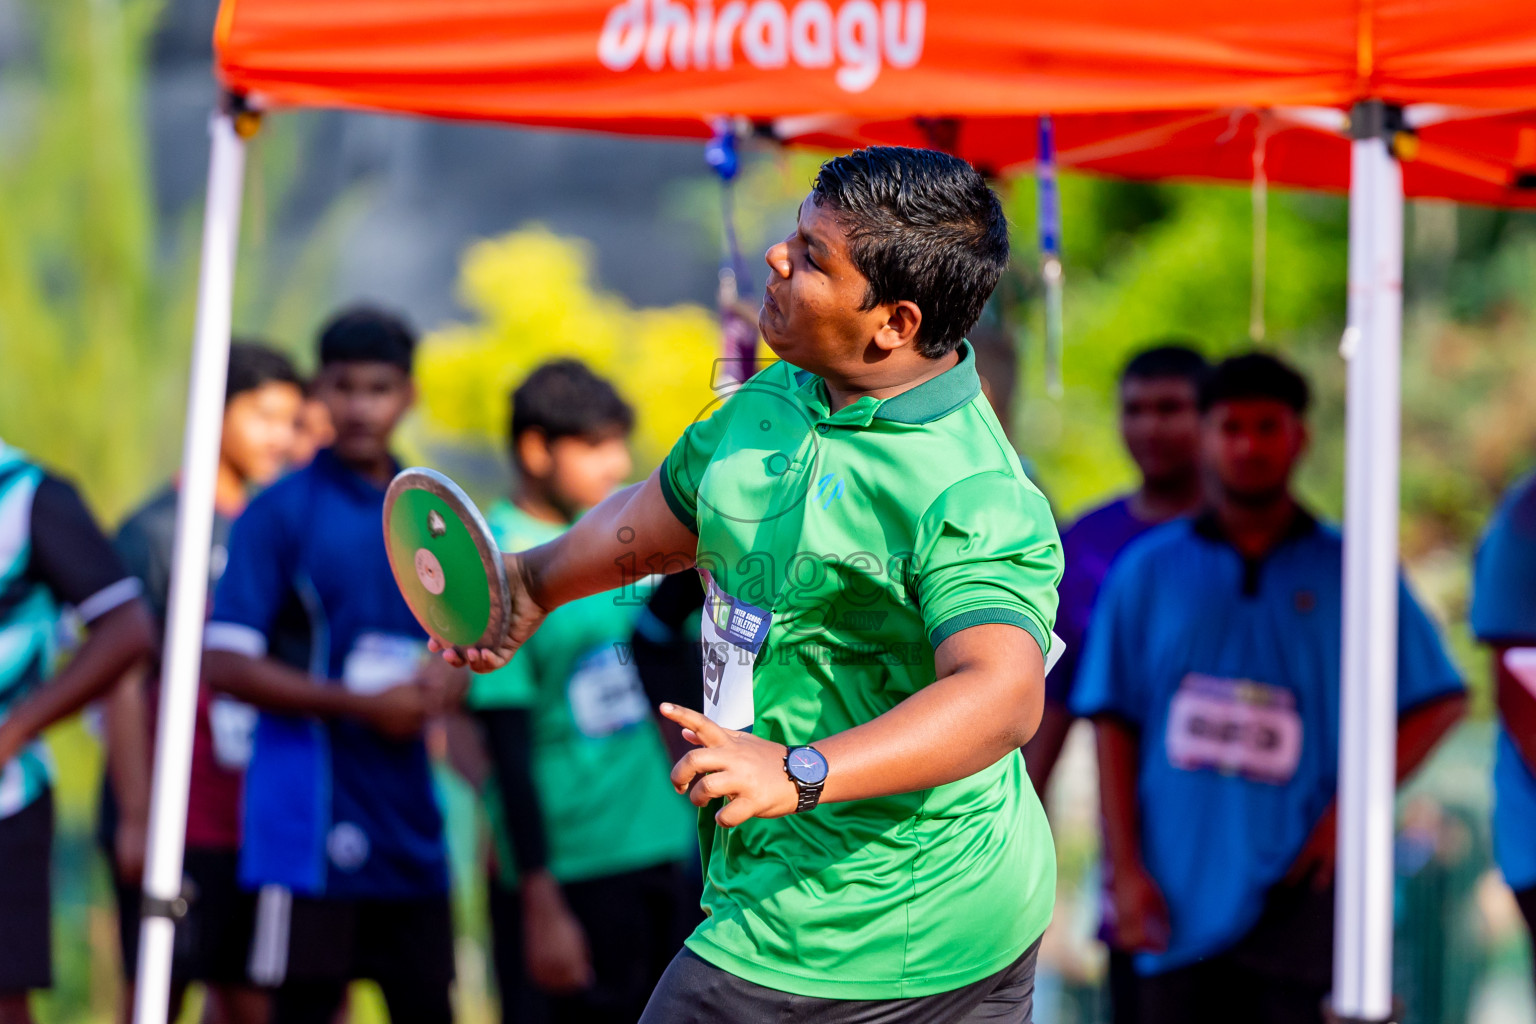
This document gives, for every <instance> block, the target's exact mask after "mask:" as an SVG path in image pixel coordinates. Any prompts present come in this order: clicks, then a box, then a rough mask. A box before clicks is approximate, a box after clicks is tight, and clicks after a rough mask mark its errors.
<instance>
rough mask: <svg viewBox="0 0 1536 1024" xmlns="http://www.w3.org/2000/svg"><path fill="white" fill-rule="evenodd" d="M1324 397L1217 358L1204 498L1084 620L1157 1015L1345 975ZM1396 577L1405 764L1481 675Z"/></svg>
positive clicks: (1280, 998)
mask: <svg viewBox="0 0 1536 1024" xmlns="http://www.w3.org/2000/svg"><path fill="white" fill-rule="evenodd" d="M1308 400H1309V394H1308V388H1307V385H1306V382H1305V381H1304V380H1303V379H1302V377H1301V376H1300V375H1299V374H1298V373H1296V372H1295V371H1294V370H1292V369H1291V368H1290V367H1288V366H1286V365H1285V364H1283V363H1281V362H1280V361H1279V360H1277V359H1274V358H1273V357H1271V356H1267V355H1246V356H1239V357H1236V358H1233V359H1229V360H1227V361H1225V362H1223V363H1221V364H1220V365H1219V366H1217V367H1216V368H1215V369H1214V370H1213V371H1212V373H1211V375H1210V376H1209V377H1208V378H1207V379H1206V381H1205V383H1204V385H1203V386H1202V388H1201V395H1200V407H1201V411H1202V450H1203V453H1204V459H1205V462H1206V465H1207V468H1208V471H1209V473H1210V474H1211V478H1212V486H1213V491H1212V496H1211V502H1210V507H1209V508H1208V509H1207V510H1205V511H1204V512H1202V513H1201V514H1200V515H1199V516H1197V517H1195V518H1193V519H1186V520H1180V521H1177V522H1173V523H1169V524H1167V525H1165V526H1161V527H1158V528H1157V529H1156V530H1153V531H1152V532H1150V533H1148V534H1146V535H1145V536H1144V537H1142V538H1141V539H1139V540H1137V541H1135V542H1134V543H1133V544H1132V545H1131V546H1130V547H1129V548H1127V549H1126V551H1125V552H1124V554H1122V555H1121V556H1120V558H1119V560H1117V561H1116V563H1115V565H1114V566H1113V567H1112V568H1111V569H1110V571H1109V575H1108V577H1107V578H1106V580H1105V581H1104V587H1103V590H1102V592H1101V594H1100V596H1099V601H1098V605H1097V607H1096V608H1095V609H1094V615H1093V621H1092V625H1091V627H1090V629H1089V631H1088V638H1087V649H1086V650H1085V652H1084V653H1083V658H1082V664H1081V668H1080V670H1079V673H1078V677H1077V681H1076V686H1075V688H1074V691H1073V694H1072V698H1071V700H1072V709H1073V710H1074V711H1075V712H1076V713H1078V714H1080V715H1084V716H1088V717H1091V718H1093V720H1094V723H1095V725H1096V726H1097V732H1098V741H1099V775H1100V791H1101V797H1102V802H1103V817H1104V829H1105V851H1106V856H1107V859H1108V861H1109V865H1108V870H1109V873H1110V895H1111V901H1110V907H1109V910H1110V926H1111V928H1112V929H1113V932H1114V936H1115V942H1116V944H1117V945H1118V946H1119V947H1120V948H1122V949H1126V950H1131V951H1135V952H1136V954H1137V956H1136V960H1135V968H1136V972H1137V974H1138V976H1139V982H1138V984H1137V996H1138V999H1137V1008H1136V1013H1137V1015H1138V1019H1139V1020H1140V1021H1142V1022H1144V1024H1163V1022H1169V1024H1172V1022H1178V1024H1205V1022H1211V1024H1216V1022H1228V1021H1239V1020H1240V1021H1244V1022H1257V1024H1265V1022H1273V1024H1291V1022H1298V1024H1299V1022H1317V1021H1320V1020H1321V1019H1322V1003H1323V999H1324V998H1325V996H1326V995H1327V993H1328V992H1329V990H1330V988H1331V981H1332V964H1333V897H1332V885H1333V868H1334V855H1335V846H1336V825H1335V815H1336V810H1335V798H1336V795H1337V789H1338V757H1339V695H1340V686H1339V673H1340V665H1341V654H1342V640H1341V618H1342V601H1343V559H1342V545H1341V542H1340V538H1339V535H1338V533H1337V532H1336V531H1335V530H1334V529H1333V528H1332V527H1330V526H1327V525H1324V524H1322V523H1320V522H1319V521H1318V520H1317V519H1316V518H1315V517H1314V516H1313V515H1312V514H1311V513H1309V512H1308V511H1307V510H1306V509H1305V508H1303V507H1302V505H1301V504H1300V503H1299V502H1298V501H1297V499H1296V498H1295V496H1294V493H1293V491H1292V489H1291V479H1292V475H1293V473H1294V471H1295V468H1296V465H1297V463H1298V462H1299V461H1300V459H1301V457H1302V455H1303V453H1304V452H1305V451H1306V447H1307V442H1308V432H1307V427H1306V423H1305V419H1304V414H1305V412H1306V409H1307V405H1308ZM1399 586H1400V590H1399V601H1400V610H1399V616H1398V628H1399V638H1398V686H1397V699H1398V711H1399V723H1398V749H1397V770H1398V777H1399V778H1400V779H1401V778H1403V777H1405V776H1407V775H1408V774H1409V773H1411V772H1412V771H1413V770H1414V769H1415V768H1416V767H1418V765H1419V764H1420V763H1421V762H1422V761H1423V759H1424V758H1425V756H1427V754H1428V753H1429V751H1430V750H1431V749H1432V748H1433V747H1434V745H1435V743H1436V742H1437V741H1438V740H1439V739H1440V737H1441V736H1443V735H1444V734H1445V732H1446V731H1447V730H1448V729H1449V728H1450V727H1451V726H1452V725H1453V724H1454V723H1455V722H1456V720H1457V719H1458V718H1459V717H1460V715H1461V713H1462V710H1463V708H1464V706H1465V696H1464V692H1463V688H1462V684H1461V680H1460V678H1459V677H1458V675H1457V673H1456V670H1455V669H1454V668H1453V667H1452V665H1451V663H1450V660H1449V659H1448V658H1447V656H1446V654H1445V650H1444V647H1443V646H1442V644H1441V641H1440V637H1439V636H1438V634H1437V633H1436V630H1435V628H1434V626H1433V625H1432V624H1431V622H1430V620H1429V618H1428V616H1426V615H1425V613H1424V611H1423V610H1422V609H1421V608H1420V607H1419V605H1418V603H1417V602H1416V601H1415V600H1414V598H1413V595H1412V594H1410V593H1409V591H1408V589H1407V587H1406V586H1405V585H1402V584H1399Z"/></svg>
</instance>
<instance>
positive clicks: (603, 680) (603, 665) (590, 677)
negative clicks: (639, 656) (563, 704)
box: [565, 644, 651, 739]
mask: <svg viewBox="0 0 1536 1024" xmlns="http://www.w3.org/2000/svg"><path fill="white" fill-rule="evenodd" d="M565 689H566V695H567V696H568V697H569V699H570V702H571V717H572V718H573V719H575V720H576V728H577V729H579V730H580V731H581V734H582V735H583V736H590V737H592V738H593V739H597V738H599V737H602V736H608V735H611V734H613V733H616V732H618V731H619V730H620V729H624V728H627V727H629V726H631V725H634V724H635V723H636V722H643V721H645V719H646V718H647V716H649V715H650V711H651V708H650V704H649V703H648V702H647V701H646V699H645V689H644V688H643V687H642V686H641V683H640V673H639V672H637V671H635V665H634V659H633V658H630V659H629V660H628V661H621V660H620V659H619V652H618V651H617V650H615V649H614V646H613V645H612V644H604V645H602V646H601V647H598V648H596V649H594V650H592V651H591V652H589V653H588V654H586V655H584V656H583V657H582V658H581V660H580V661H578V662H577V663H576V670H575V671H574V672H572V673H571V678H570V681H569V682H568V683H566V687H565Z"/></svg>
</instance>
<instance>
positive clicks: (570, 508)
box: [469, 359, 699, 1024]
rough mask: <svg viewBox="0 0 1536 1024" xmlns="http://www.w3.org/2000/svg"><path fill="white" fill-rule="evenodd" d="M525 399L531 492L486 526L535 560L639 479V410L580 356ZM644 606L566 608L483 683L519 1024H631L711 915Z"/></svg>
mask: <svg viewBox="0 0 1536 1024" xmlns="http://www.w3.org/2000/svg"><path fill="white" fill-rule="evenodd" d="M511 405H512V409H511V430H510V432H509V440H510V450H511V455H512V462H513V464H514V466H515V467H516V470H517V485H516V488H515V490H514V491H513V494H512V500H511V501H501V502H498V503H497V504H495V505H494V506H492V507H491V508H490V509H489V510H488V512H487V515H486V519H487V521H488V522H489V524H490V527H491V530H492V532H493V533H495V535H496V540H497V542H498V543H499V544H500V545H501V546H502V547H503V548H505V549H507V550H508V551H522V550H525V549H527V548H531V547H534V546H536V545H538V544H542V543H544V542H546V541H549V540H552V539H554V538H556V537H559V536H560V535H561V534H562V533H564V532H565V531H566V529H567V528H568V527H569V526H570V524H571V523H572V522H574V521H575V519H576V518H577V516H578V515H580V514H581V512H582V511H583V510H584V509H586V508H589V507H591V506H593V505H596V504H597V503H598V502H600V501H602V500H603V499H604V498H606V497H607V496H608V495H609V494H611V493H612V492H613V490H614V488H616V487H617V486H618V485H619V484H621V483H623V482H624V478H625V477H627V476H629V473H630V469H631V465H632V464H631V461H630V456H629V434H630V430H631V428H632V426H633V425H634V413H633V411H632V410H631V409H630V407H629V406H628V405H627V404H625V402H624V400H623V399H622V398H620V397H619V395H618V393H617V392H616V391H614V389H613V386H612V385H611V384H609V383H608V382H607V381H606V380H603V379H602V378H600V377H598V376H596V375H595V374H593V373H592V371H591V370H589V369H587V367H586V366H584V365H582V364H581V363H579V362H577V361H576V360H574V359H561V360H556V361H554V362H550V363H546V364H544V365H543V366H540V367H539V368H538V369H536V370H534V371H533V372H532V373H531V374H529V375H528V378H527V379H526V380H524V381H523V383H522V384H521V385H520V386H519V387H518V388H517V390H516V391H514V392H513V393H512V403H511ZM644 598H645V595H644V593H643V592H639V591H638V590H637V589H636V588H634V587H631V588H628V589H626V590H620V591H614V592H610V593H606V594H594V595H592V596H591V597H587V598H585V599H583V600H580V601H576V602H573V603H572V604H569V605H567V606H565V607H563V608H560V609H559V610H557V611H555V612H554V613H553V614H552V615H550V617H549V618H548V619H546V620H545V621H544V624H543V626H542V627H541V628H540V630H539V633H538V635H537V636H536V637H534V638H533V639H532V640H530V641H529V642H528V643H527V644H526V645H524V647H523V649H522V650H521V652H520V653H519V655H518V657H517V658H516V659H514V660H513V661H512V662H511V664H509V665H507V666H505V667H504V668H502V669H500V670H498V671H496V672H492V673H489V674H487V675H483V676H479V677H477V678H476V680H475V683H474V685H473V687H471V689H470V693H469V705H470V707H471V709H473V710H474V712H475V714H476V717H477V718H478V720H479V721H480V724H481V726H482V735H483V737H484V740H485V742H486V746H487V748H488V751H487V752H488V753H489V754H490V761H491V763H492V765H493V766H494V773H493V778H494V783H493V784H491V785H488V786H487V787H486V791H485V795H486V810H487V816H488V818H489V820H490V822H491V826H492V834H493V838H494V839H495V842H496V848H497V864H498V868H499V871H498V875H497V877H496V878H495V879H493V880H492V884H491V887H490V893H489V900H488V902H489V905H490V912H491V930H492V936H493V943H494V963H495V968H496V982H497V988H498V990H499V992H500V994H501V1003H502V1020H503V1021H506V1022H508V1024H539V1022H540V1021H544V1020H548V1021H550V1022H552V1024H610V1022H611V1024H633V1021H634V1020H635V1019H636V1018H638V1017H639V1016H640V1013H641V1011H643V1010H644V1009H645V1003H646V998H647V997H648V996H649V995H650V993H651V989H652V988H653V987H654V986H655V984H656V981H657V979H658V978H660V977H661V973H662V971H663V970H665V969H666V966H667V961H669V960H670V959H671V958H672V954H673V953H675V952H676V951H677V946H678V944H679V943H681V942H682V940H683V939H684V937H686V936H687V934H688V932H689V930H690V929H692V927H693V925H694V923H695V922H696V921H697V920H698V917H699V914H698V908H697V901H698V888H697V885H696V884H693V885H690V884H689V883H688V881H687V874H688V873H687V871H686V870H685V867H684V862H685V861H686V860H687V859H688V858H691V857H692V856H693V855H694V839H693V828H694V826H693V817H694V816H693V815H692V814H690V813H689V811H690V810H691V809H690V808H689V807H688V805H687V804H685V803H683V802H682V801H680V800H678V799H677V796H676V794H674V793H673V792H672V787H671V785H670V783H669V782H668V780H667V769H668V767H669V766H670V761H669V759H668V757H667V753H666V748H665V746H664V745H663V742H662V737H661V732H660V730H659V729H658V728H657V725H656V719H655V717H654V716H653V715H652V712H651V706H650V704H649V703H648V701H647V700H646V697H645V693H644V690H643V689H642V687H641V683H640V677H639V675H638V673H637V672H636V670H635V667H634V664H633V660H632V659H631V658H629V657H628V653H629V651H628V647H627V645H628V641H629V638H630V635H631V634H632V633H633V632H634V627H635V620H636V619H637V618H638V617H639V615H640V613H641V611H642V610H643V608H644ZM525 935H526V936H527V940H526V942H525V941H524V936H525Z"/></svg>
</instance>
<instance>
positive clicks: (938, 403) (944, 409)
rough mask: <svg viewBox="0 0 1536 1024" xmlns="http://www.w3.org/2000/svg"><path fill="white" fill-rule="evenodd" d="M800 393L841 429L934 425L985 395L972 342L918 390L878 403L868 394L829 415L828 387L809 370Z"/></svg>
mask: <svg viewBox="0 0 1536 1024" xmlns="http://www.w3.org/2000/svg"><path fill="white" fill-rule="evenodd" d="M795 381H796V383H798V384H799V385H800V392H801V394H802V396H804V397H805V398H806V399H807V400H809V401H810V402H811V404H812V405H813V406H819V410H818V411H819V412H820V413H821V414H822V416H823V417H825V418H826V420H827V422H829V423H835V424H838V425H841V426H860V427H863V426H868V425H869V423H870V421H871V420H890V421H891V422H893V423H930V422H932V421H933V420H936V419H941V418H942V417H945V416H948V415H949V414H950V413H952V412H954V411H955V410H956V409H959V408H960V407H961V406H963V405H965V404H966V403H967V402H969V401H970V400H971V399H973V398H975V397H976V396H977V395H978V394H980V393H981V378H980V377H978V376H976V355H975V353H974V352H973V351H972V349H971V343H970V342H968V341H963V340H962V341H961V342H960V361H959V362H958V363H956V364H955V365H954V366H951V367H950V368H949V369H947V370H945V371H944V372H943V373H941V374H939V375H938V376H937V377H932V378H930V379H928V380H925V381H923V382H922V383H921V384H919V385H918V386H917V387H915V388H911V389H910V390H907V391H903V392H902V393H901V394H899V395H893V396H891V397H890V398H887V399H885V400H884V401H876V400H875V399H872V398H870V397H868V396H867V395H866V396H865V397H863V398H860V399H859V400H858V401H856V402H853V403H851V404H849V405H848V406H847V407H846V408H843V409H840V410H838V411H837V412H836V413H833V414H832V415H831V416H827V415H826V409H827V398H826V395H827V392H826V385H825V384H824V383H823V382H822V380H821V378H820V377H815V376H813V375H812V374H811V373H810V372H809V371H807V370H801V371H800V372H799V373H797V374H795Z"/></svg>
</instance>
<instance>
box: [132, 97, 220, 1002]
mask: <svg viewBox="0 0 1536 1024" xmlns="http://www.w3.org/2000/svg"><path fill="white" fill-rule="evenodd" d="M236 116H237V115H235V114H233V113H231V112H230V111H227V110H221V111H219V112H217V113H215V114H214V115H213V117H212V119H211V121H210V124H209V134H210V135H211V136H212V138H213V142H212V149H211V155H210V157H209V162H208V200H207V208H206V211H205V214H204V221H203V254H202V266H201V277H200V279H199V284H198V295H197V329H196V333H195V335H194V338H193V343H192V375H191V379H190V381H189V382H188V385H187V424H186V432H185V436H184V439H183V443H182V457H181V473H182V476H181V493H180V495H179V496H178V497H177V500H176V545H175V553H174V556H173V557H174V562H173V563H172V572H171V592H170V604H169V608H168V612H167V616H166V635H165V649H164V655H163V659H162V660H163V665H162V670H161V676H160V707H159V730H158V735H157V738H156V740H155V773H154V788H153V791H152V795H151V798H150V805H149V846H148V850H147V851H146V859H145V864H144V916H143V921H142V923H141V924H140V930H139V965H138V979H137V991H136V997H135V1006H134V1020H135V1021H136V1022H137V1024H164V1022H165V1021H166V1019H167V1017H168V1016H169V1012H170V1011H169V1005H170V987H171V944H172V939H173V938H174V936H175V928H176V919H177V918H178V917H180V916H181V915H182V914H183V913H185V910H186V905H185V902H184V901H183V899H182V895H181V869H182V854H183V852H184V850H183V846H184V841H185V839H186V830H187V785H188V781H189V779H190V778H191V774H192V730H193V724H194V720H195V717H196V710H197V686H198V676H199V670H200V668H201V663H202V650H203V621H204V618H205V617H206V615H207V604H208V555H209V547H210V545H211V544H212V542H213V499H214V482H215V479H216V477H217V475H218V468H219V442H220V434H221V432H222V429H223V424H224V382H225V381H224V379H225V375H226V374H227V372H228V368H229V326H230V318H231V315H232V309H231V303H232V300H233V296H234V283H235V247H236V241H237V239H238V237H239V229H240V199H241V186H242V184H243V182H244V180H245V143H244V141H243V140H242V139H241V137H240V135H239V133H238V132H237V130H236Z"/></svg>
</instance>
